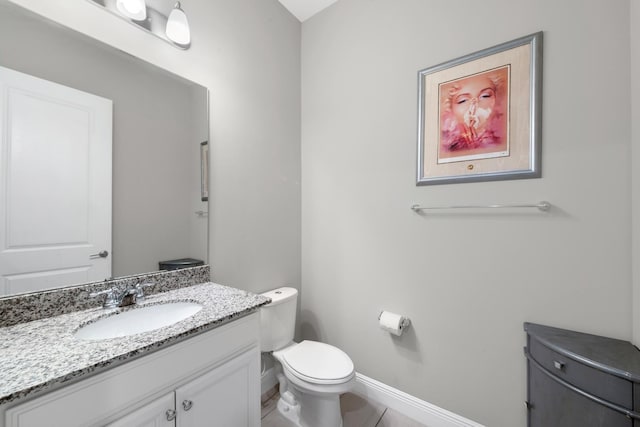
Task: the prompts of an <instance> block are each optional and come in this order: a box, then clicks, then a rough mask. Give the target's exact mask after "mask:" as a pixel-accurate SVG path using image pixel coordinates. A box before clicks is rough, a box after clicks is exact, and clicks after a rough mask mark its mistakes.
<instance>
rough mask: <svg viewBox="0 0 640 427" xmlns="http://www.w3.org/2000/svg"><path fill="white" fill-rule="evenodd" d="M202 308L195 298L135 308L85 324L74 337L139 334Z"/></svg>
mask: <svg viewBox="0 0 640 427" xmlns="http://www.w3.org/2000/svg"><path fill="white" fill-rule="evenodd" d="M200 310H202V306H201V305H200V304H197V303H193V302H170V303H166V304H158V305H147V306H143V307H140V308H133V309H131V310H127V311H123V312H122V313H118V314H114V315H112V316H108V317H103V318H102V319H99V320H96V321H95V322H92V323H89V324H87V325H85V326H82V327H81V328H80V329H78V330H77V331H76V333H75V337H76V338H78V339H81V340H106V339H109V338H118V337H126V336H127V335H133V334H140V333H142V332H149V331H153V330H155V329H160V328H164V327H165V326H171V325H173V324H175V323H178V322H180V321H181V320H184V319H187V318H189V317H191V316H193V315H194V314H196V313H197V312H199V311H200Z"/></svg>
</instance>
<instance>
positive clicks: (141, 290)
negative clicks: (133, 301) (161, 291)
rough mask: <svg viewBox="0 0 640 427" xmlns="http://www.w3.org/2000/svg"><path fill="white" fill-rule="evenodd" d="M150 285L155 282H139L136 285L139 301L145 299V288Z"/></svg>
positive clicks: (153, 284)
mask: <svg viewBox="0 0 640 427" xmlns="http://www.w3.org/2000/svg"><path fill="white" fill-rule="evenodd" d="M150 286H155V283H153V282H147V283H138V284H137V285H136V292H137V294H136V298H137V299H138V301H140V300H142V299H144V296H145V295H144V289H145V288H148V287H150Z"/></svg>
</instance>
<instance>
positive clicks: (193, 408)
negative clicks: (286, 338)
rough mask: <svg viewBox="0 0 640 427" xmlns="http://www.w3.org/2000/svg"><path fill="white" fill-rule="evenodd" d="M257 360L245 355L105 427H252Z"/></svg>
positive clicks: (253, 421)
mask: <svg viewBox="0 0 640 427" xmlns="http://www.w3.org/2000/svg"><path fill="white" fill-rule="evenodd" d="M257 369H259V367H258V360H257V359H256V358H255V357H254V354H253V352H246V353H243V354H242V355H240V356H238V357H235V358H233V359H232V360H230V361H229V362H227V363H225V364H223V365H222V366H220V367H217V368H215V369H213V370H211V371H210V372H207V373H205V374H204V375H202V376H201V377H200V378H197V379H195V380H193V381H191V382H189V383H187V384H185V385H183V386H182V387H179V388H178V389H176V391H175V392H172V393H169V394H166V395H164V396H162V397H161V398H159V399H156V400H154V401H153V402H151V403H149V404H147V405H145V406H143V407H141V408H138V409H136V410H135V411H133V412H132V413H130V414H129V415H125V416H124V417H123V418H120V419H119V420H117V421H115V422H113V423H111V424H109V425H108V427H131V426H136V427H165V426H166V427H170V426H171V427H173V426H175V427H205V426H207V427H209V426H250V425H251V426H252V425H256V422H255V420H252V419H251V415H252V413H253V407H254V406H255V400H254V399H252V398H251V387H252V385H253V383H254V382H255V381H254V380H252V377H253V376H255V372H256V370H257Z"/></svg>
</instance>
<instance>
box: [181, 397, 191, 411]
mask: <svg viewBox="0 0 640 427" xmlns="http://www.w3.org/2000/svg"><path fill="white" fill-rule="evenodd" d="M192 406H193V402H192V401H190V400H184V401H183V402H182V409H184V410H185V411H188V410H189V409H191V407H192Z"/></svg>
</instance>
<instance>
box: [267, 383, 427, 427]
mask: <svg viewBox="0 0 640 427" xmlns="http://www.w3.org/2000/svg"><path fill="white" fill-rule="evenodd" d="M279 398H280V395H279V394H278V390H277V388H274V389H272V390H270V391H268V392H266V393H265V394H264V396H263V397H262V427H294V425H293V424H292V423H291V422H290V421H289V420H287V419H286V418H284V417H283V416H282V415H280V412H279V411H278V408H277V407H276V405H277V402H278V399H279ZM340 406H341V408H342V420H343V424H344V425H343V427H426V426H424V425H423V424H420V423H418V422H416V421H413V420H412V419H410V418H407V417H405V416H404V415H402V414H399V413H397V412H395V411H393V410H391V409H389V408H385V407H384V406H382V405H379V404H377V403H375V402H369V401H367V400H365V399H363V398H362V397H360V396H358V395H356V394H353V393H346V394H343V395H342V396H341V398H340Z"/></svg>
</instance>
